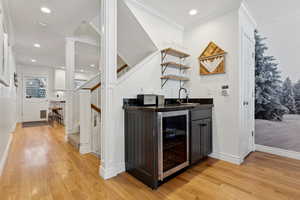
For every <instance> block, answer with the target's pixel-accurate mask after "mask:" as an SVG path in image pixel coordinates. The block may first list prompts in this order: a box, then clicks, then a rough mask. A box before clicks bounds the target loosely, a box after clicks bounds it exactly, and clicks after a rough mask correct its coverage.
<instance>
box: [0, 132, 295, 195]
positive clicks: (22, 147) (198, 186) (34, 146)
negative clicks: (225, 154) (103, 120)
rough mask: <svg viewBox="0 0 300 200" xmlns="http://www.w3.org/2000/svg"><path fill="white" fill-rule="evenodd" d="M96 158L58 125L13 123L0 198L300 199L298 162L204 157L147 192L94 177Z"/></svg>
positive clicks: (127, 180) (124, 177) (121, 179)
mask: <svg viewBox="0 0 300 200" xmlns="http://www.w3.org/2000/svg"><path fill="white" fill-rule="evenodd" d="M98 168H99V160H98V159H97V158H96V157H94V156H92V155H86V156H81V155H79V154H78V152H77V151H76V150H75V149H74V148H73V147H72V146H70V145H69V144H67V143H65V142H64V135H63V129H62V128H56V129H52V128H50V127H36V128H25V129H22V128H20V127H19V128H18V130H17V131H16V133H15V135H14V140H13V143H12V146H11V150H10V153H9V158H8V162H7V165H6V168H5V171H4V174H3V176H2V177H1V179H0V199H1V200H8V199H18V200H27V199H37V200H41V199H47V200H63V199H67V200H72V199H80V200H81V199H82V200H86V199H104V200H105V199H113V200H115V199H138V200H147V199H164V200H171V199H174V200H189V199H193V200H196V199H197V200H200V199H204V200H210V199H221V200H228V199H235V200H248V199H263V200H279V199H280V200H282V199H283V200H285V199H295V200H299V199H300V161H296V160H292V159H287V158H281V157H278V156H273V155H269V154H264V153H253V154H252V155H251V156H250V157H249V158H248V159H247V161H246V162H245V164H243V165H242V166H236V165H233V164H229V163H226V162H223V161H217V160H214V159H209V160H207V161H206V162H204V163H202V164H200V165H198V166H195V167H193V168H191V169H189V170H187V171H186V172H185V173H183V174H181V175H179V176H178V177H176V178H175V179H173V180H171V181H169V182H168V183H166V184H164V185H162V186H161V187H160V188H159V189H158V190H157V191H152V190H151V189H149V188H148V187H146V186H145V185H143V184H142V183H141V182H139V181H137V180H136V179H134V178H133V177H131V176H130V175H128V174H126V173H123V174H121V175H119V176H118V177H115V178H113V179H111V180H108V181H103V180H102V179H101V178H100V177H99V176H98Z"/></svg>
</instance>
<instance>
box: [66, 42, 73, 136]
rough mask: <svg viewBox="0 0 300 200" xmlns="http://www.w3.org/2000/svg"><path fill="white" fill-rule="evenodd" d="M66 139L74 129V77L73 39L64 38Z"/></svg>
mask: <svg viewBox="0 0 300 200" xmlns="http://www.w3.org/2000/svg"><path fill="white" fill-rule="evenodd" d="M65 50H66V79H65V80H66V92H65V93H66V94H65V95H66V139H67V135H69V134H72V133H73V132H74V131H73V130H74V124H73V103H74V102H73V91H74V79H75V41H74V40H73V39H72V38H66V49H65Z"/></svg>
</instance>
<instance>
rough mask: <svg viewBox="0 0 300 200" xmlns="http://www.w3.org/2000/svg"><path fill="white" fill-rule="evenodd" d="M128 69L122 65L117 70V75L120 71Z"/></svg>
mask: <svg viewBox="0 0 300 200" xmlns="http://www.w3.org/2000/svg"><path fill="white" fill-rule="evenodd" d="M127 67H128V65H127V64H125V65H123V66H122V67H120V68H119V69H118V70H117V73H120V72H121V71H123V70H124V69H126V68H127Z"/></svg>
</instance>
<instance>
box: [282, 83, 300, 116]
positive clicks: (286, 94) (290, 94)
mask: <svg viewBox="0 0 300 200" xmlns="http://www.w3.org/2000/svg"><path fill="white" fill-rule="evenodd" d="M280 101H281V104H282V105H284V106H285V107H286V108H287V109H289V113H290V114H296V113H297V111H296V102H295V96H294V90H293V85H292V81H291V79H290V78H289V77H287V78H286V79H285V81H284V82H283V85H282V92H281V97H280Z"/></svg>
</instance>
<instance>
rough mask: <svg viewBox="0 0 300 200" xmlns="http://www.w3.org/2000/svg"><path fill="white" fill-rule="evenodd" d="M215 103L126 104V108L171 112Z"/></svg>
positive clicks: (211, 105) (205, 106)
mask: <svg viewBox="0 0 300 200" xmlns="http://www.w3.org/2000/svg"><path fill="white" fill-rule="evenodd" d="M212 107H213V104H199V103H183V104H173V105H164V106H130V105H125V106H124V109H125V110H145V111H151V112H169V111H177V110H191V109H195V108H199V109H209V108H212Z"/></svg>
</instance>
